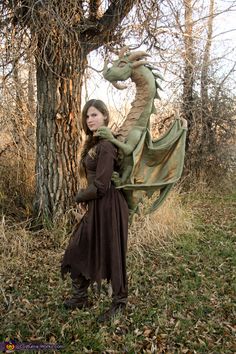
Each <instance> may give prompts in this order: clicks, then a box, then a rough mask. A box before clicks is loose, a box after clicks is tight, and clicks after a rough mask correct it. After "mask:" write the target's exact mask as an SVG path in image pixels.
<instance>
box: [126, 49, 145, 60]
mask: <svg viewBox="0 0 236 354" xmlns="http://www.w3.org/2000/svg"><path fill="white" fill-rule="evenodd" d="M143 57H150V54H148V53H146V52H143V51H141V50H140V51H138V52H131V53H130V55H129V57H128V60H129V61H131V62H132V61H135V60H137V59H140V58H143Z"/></svg>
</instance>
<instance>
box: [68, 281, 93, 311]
mask: <svg viewBox="0 0 236 354" xmlns="http://www.w3.org/2000/svg"><path fill="white" fill-rule="evenodd" d="M89 284H90V280H89V279H86V278H85V277H83V276H81V277H79V278H78V279H72V288H73V295H72V297H71V298H70V299H68V300H66V301H65V302H64V306H65V308H66V309H71V310H73V309H76V308H77V309H82V308H85V307H89V301H88V287H89Z"/></svg>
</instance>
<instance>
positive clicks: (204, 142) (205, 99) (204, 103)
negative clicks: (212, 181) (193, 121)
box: [200, 0, 215, 164]
mask: <svg viewBox="0 0 236 354" xmlns="http://www.w3.org/2000/svg"><path fill="white" fill-rule="evenodd" d="M214 2H215V0H210V6H209V15H208V22H207V40H206V44H205V48H204V54H203V61H202V71H201V117H202V132H201V144H200V155H201V158H202V164H203V163H204V158H205V157H206V154H207V153H208V152H210V150H211V149H212V152H214V148H215V138H214V132H213V121H212V119H213V117H212V114H211V112H210V110H209V95H208V89H209V67H210V52H211V45H212V33H213V20H214Z"/></svg>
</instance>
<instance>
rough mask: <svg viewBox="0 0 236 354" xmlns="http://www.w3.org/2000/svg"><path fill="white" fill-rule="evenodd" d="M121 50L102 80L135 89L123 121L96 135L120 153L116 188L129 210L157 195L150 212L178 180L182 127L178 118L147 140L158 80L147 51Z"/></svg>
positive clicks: (120, 87)
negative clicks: (130, 83) (128, 83)
mask: <svg viewBox="0 0 236 354" xmlns="http://www.w3.org/2000/svg"><path fill="white" fill-rule="evenodd" d="M127 50H128V48H127V47H125V48H123V49H122V50H121V51H120V53H119V58H118V59H117V60H115V61H113V63H112V66H111V67H108V65H107V63H105V66H104V70H103V75H104V78H105V79H106V80H108V81H109V82H111V83H112V84H113V85H114V86H115V87H116V88H117V89H124V88H126V86H125V85H122V84H120V83H119V82H118V81H126V80H127V79H129V78H130V79H131V80H132V81H133V82H134V83H135V85H136V95H135V99H134V101H133V102H132V104H131V109H130V111H129V113H128V115H127V118H126V120H125V121H124V123H123V124H122V126H121V127H120V128H119V129H118V131H117V132H115V134H114V133H112V132H111V131H110V130H109V128H107V127H101V128H99V130H98V133H97V135H99V136H101V137H103V138H105V139H108V140H110V141H111V142H112V143H113V144H114V145H116V146H117V147H118V148H119V149H120V151H121V152H122V155H123V159H122V163H121V174H120V178H119V179H118V180H117V188H122V189H123V190H124V191H125V193H126V196H127V200H128V204H129V207H130V209H131V210H133V211H135V210H136V209H137V204H138V202H139V201H141V200H142V197H141V196H143V193H141V194H140V191H142V192H143V191H145V192H146V195H148V196H149V197H150V196H152V195H153V193H154V192H155V191H156V190H158V191H159V192H160V194H159V196H158V198H157V199H156V200H155V201H154V203H153V205H152V206H151V207H150V209H149V211H150V212H151V211H153V210H155V209H156V208H157V207H158V206H159V205H160V204H161V203H162V201H163V200H164V199H165V197H166V195H167V194H168V192H169V191H170V189H171V188H172V186H173V184H174V183H175V182H176V181H177V180H178V179H179V177H180V176H181V173H182V168H183V158H184V146H185V135H186V129H187V124H186V121H185V120H180V119H177V120H176V121H175V122H174V124H173V125H172V127H171V128H170V129H169V131H168V132H167V133H166V134H165V135H164V136H162V137H161V138H159V139H157V140H156V141H153V140H152V137H151V134H150V131H149V128H150V116H151V114H152V113H156V109H155V105H154V100H155V98H159V94H158V90H159V89H161V86H160V85H159V83H158V81H157V80H158V79H159V80H163V78H162V76H161V75H160V74H159V72H157V71H156V69H155V68H154V67H153V66H152V65H150V63H148V61H147V60H146V58H147V57H148V56H149V55H148V54H147V53H146V52H143V51H137V52H131V53H129V52H128V53H127Z"/></svg>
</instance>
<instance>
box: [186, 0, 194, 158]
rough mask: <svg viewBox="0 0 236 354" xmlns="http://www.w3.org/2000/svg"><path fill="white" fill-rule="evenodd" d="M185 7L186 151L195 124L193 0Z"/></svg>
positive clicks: (188, 0)
mask: <svg viewBox="0 0 236 354" xmlns="http://www.w3.org/2000/svg"><path fill="white" fill-rule="evenodd" d="M184 9H185V31H184V46H185V57H184V61H185V70H184V78H183V115H184V118H185V119H186V120H187V122H188V135H187V139H186V151H188V148H189V145H190V142H189V137H190V135H191V131H192V125H193V113H192V107H193V85H194V48H193V46H194V41H193V5H192V0H184Z"/></svg>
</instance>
